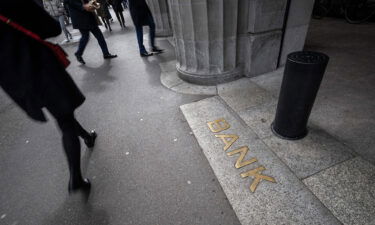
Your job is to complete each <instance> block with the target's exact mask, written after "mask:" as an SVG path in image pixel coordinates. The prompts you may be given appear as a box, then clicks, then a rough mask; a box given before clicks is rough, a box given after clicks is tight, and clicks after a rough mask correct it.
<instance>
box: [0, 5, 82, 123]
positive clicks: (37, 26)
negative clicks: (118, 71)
mask: <svg viewBox="0 0 375 225" xmlns="http://www.w3.org/2000/svg"><path fill="white" fill-rule="evenodd" d="M0 14H2V15H4V16H6V17H8V18H10V19H12V20H13V21H15V22H17V23H18V24H20V25H22V26H23V27H25V28H27V29H28V30H31V31H33V32H34V33H36V34H38V35H39V36H40V37H41V38H43V39H45V38H48V37H52V36H56V35H58V34H60V33H61V28H60V26H59V24H58V22H57V21H55V20H54V19H53V18H52V17H50V16H49V15H48V14H47V12H45V11H44V10H43V9H42V8H41V7H39V6H38V5H37V4H36V3H35V2H34V1H32V0H7V1H4V2H3V3H2V4H1V6H0ZM0 33H1V35H0V86H1V87H2V88H3V89H4V91H5V92H6V93H7V94H8V95H9V96H10V97H11V98H12V99H13V100H14V101H15V102H16V103H17V104H18V105H19V106H20V107H21V108H22V109H23V110H24V111H25V112H26V113H27V114H28V115H29V116H30V117H31V118H33V119H35V120H39V121H46V118H45V116H44V114H43V111H42V108H43V107H47V109H48V110H49V111H50V112H51V113H52V114H53V115H54V116H60V115H61V116H64V115H67V114H72V113H73V112H74V110H75V109H76V108H77V107H78V106H79V105H81V104H82V103H83V102H84V100H85V97H84V96H83V95H82V93H81V92H80V91H79V89H78V88H77V86H76V85H75V83H74V82H73V80H72V78H71V77H70V76H69V74H68V73H67V72H66V71H65V68H64V67H63V66H62V65H61V64H60V63H59V62H58V61H57V59H56V57H55V55H54V53H53V52H52V51H51V50H50V49H49V48H47V47H45V46H44V45H42V44H40V43H39V42H37V41H35V40H34V39H32V38H30V37H28V36H26V35H25V34H23V33H21V32H20V31H17V30H15V29H13V28H11V27H10V26H9V25H7V24H5V23H3V22H0Z"/></svg>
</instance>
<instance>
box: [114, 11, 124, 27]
mask: <svg viewBox="0 0 375 225" xmlns="http://www.w3.org/2000/svg"><path fill="white" fill-rule="evenodd" d="M115 13H116V17H117V20H118V22H119V23H120V26H121V27H123V25H122V21H121V18H120V12H118V11H115Z"/></svg>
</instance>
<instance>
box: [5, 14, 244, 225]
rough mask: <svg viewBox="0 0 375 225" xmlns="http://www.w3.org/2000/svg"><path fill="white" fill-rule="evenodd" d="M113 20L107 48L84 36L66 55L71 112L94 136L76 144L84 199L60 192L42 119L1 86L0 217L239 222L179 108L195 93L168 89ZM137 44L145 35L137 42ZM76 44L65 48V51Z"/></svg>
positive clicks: (58, 155) (63, 171) (57, 159)
mask: <svg viewBox="0 0 375 225" xmlns="http://www.w3.org/2000/svg"><path fill="white" fill-rule="evenodd" d="M125 15H126V18H125V19H126V24H127V25H128V27H127V28H126V29H124V30H122V29H121V28H120V27H119V25H118V23H114V24H113V32H112V33H109V32H105V37H106V40H107V43H108V45H109V49H110V51H111V52H112V53H116V54H118V55H119V57H118V58H116V59H113V60H111V61H105V60H103V58H102V54H101V51H100V48H99V46H98V44H97V42H96V40H95V38H93V37H91V40H90V42H89V44H88V46H87V49H86V51H85V53H84V55H83V57H84V59H85V60H86V62H87V64H86V65H85V66H81V65H79V64H78V63H77V62H76V60H75V59H74V58H73V57H71V61H72V64H71V66H70V67H69V72H70V73H71V75H72V77H73V79H74V80H75V81H76V83H77V85H78V86H79V87H80V88H81V90H82V91H83V93H84V94H85V95H86V97H87V100H86V102H85V103H84V105H83V106H82V107H80V108H79V109H78V110H77V113H76V114H77V119H78V120H79V121H81V123H82V125H83V126H84V127H86V128H87V129H96V130H97V132H98V134H99V137H98V139H97V145H96V147H95V149H94V150H93V151H92V152H91V151H88V150H86V149H85V148H84V147H82V149H83V151H82V158H83V159H82V162H83V163H82V164H83V165H82V167H83V168H84V174H85V176H86V177H88V178H90V179H91V182H92V185H93V187H92V191H91V195H90V198H89V201H88V203H87V204H84V203H83V202H82V200H81V199H80V196H79V195H77V196H72V197H69V196H68V190H67V189H68V188H67V187H68V167H67V163H66V161H65V156H64V154H63V150H62V145H61V140H60V135H59V132H58V130H57V127H56V125H55V123H54V121H53V119H52V118H51V119H50V121H49V122H48V123H46V124H40V123H36V122H33V121H31V120H30V119H28V118H27V117H26V115H25V114H24V113H23V112H21V111H20V110H19V109H18V108H17V107H16V106H15V105H14V104H12V103H11V102H10V101H9V100H8V98H7V97H6V96H5V95H4V94H0V100H1V102H0V103H1V104H0V124H1V125H0V182H1V184H0V224H1V225H3V224H4V225H15V224H17V225H23V224H25V225H34V224H35V225H49V224H51V225H52V224H53V225H56V224H58V225H63V224H70V225H78V224H79V225H93V224H98V225H127V224H129V225H155V224H159V225H168V224H171V225H176V224H181V225H191V224H202V225H207V224H215V225H217V224H222V225H239V224H240V223H239V221H238V219H237V217H236V215H235V214H234V212H233V210H232V208H231V206H230V204H229V202H228V200H227V198H226V196H225V194H224V192H223V191H222V188H221V187H220V185H219V183H218V182H217V180H216V177H215V175H214V173H213V172H212V170H211V168H210V166H209V164H208V162H207V160H206V158H205V157H204V155H203V153H202V151H201V150H200V148H199V145H198V143H197V142H196V140H195V138H194V137H193V135H192V134H190V132H191V130H190V128H189V126H188V124H187V122H186V121H185V119H184V117H183V115H182V114H181V112H180V110H179V106H180V105H182V104H186V103H189V102H192V101H196V100H200V99H201V98H202V96H188V95H182V94H178V93H174V92H171V91H170V90H168V89H166V88H165V87H163V86H162V85H161V83H160V73H161V71H160V67H159V63H162V62H168V61H172V60H173V59H175V55H174V51H173V49H172V47H171V46H170V44H169V43H168V42H167V41H159V42H158V45H159V46H160V47H162V48H165V49H166V52H165V53H164V54H161V55H158V56H155V57H150V58H148V59H143V58H141V57H139V53H138V47H137V42H136V35H135V30H134V28H133V26H132V25H131V24H132V23H131V22H130V17H129V14H128V11H126V12H125ZM145 44H146V47H148V46H147V42H146V43H145ZM76 47H77V46H76V45H69V46H67V47H66V51H67V52H68V53H69V55H71V56H72V55H73V53H74V51H75V50H76Z"/></svg>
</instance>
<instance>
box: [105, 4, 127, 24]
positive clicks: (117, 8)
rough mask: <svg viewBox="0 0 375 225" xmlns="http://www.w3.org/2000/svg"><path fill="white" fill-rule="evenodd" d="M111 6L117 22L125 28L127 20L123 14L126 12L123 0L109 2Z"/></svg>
mask: <svg viewBox="0 0 375 225" xmlns="http://www.w3.org/2000/svg"><path fill="white" fill-rule="evenodd" d="M108 1H109V4H111V5H112V8H113V11H114V12H115V14H116V17H117V20H118V22H119V23H120V26H121V27H123V28H125V18H124V14H123V13H122V12H123V11H124V8H123V7H122V4H121V2H122V0H108Z"/></svg>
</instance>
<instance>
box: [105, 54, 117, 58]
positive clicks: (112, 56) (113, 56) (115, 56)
mask: <svg viewBox="0 0 375 225" xmlns="http://www.w3.org/2000/svg"><path fill="white" fill-rule="evenodd" d="M103 57H104V59H113V58H117V55H112V54H108V55H104V56H103Z"/></svg>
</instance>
